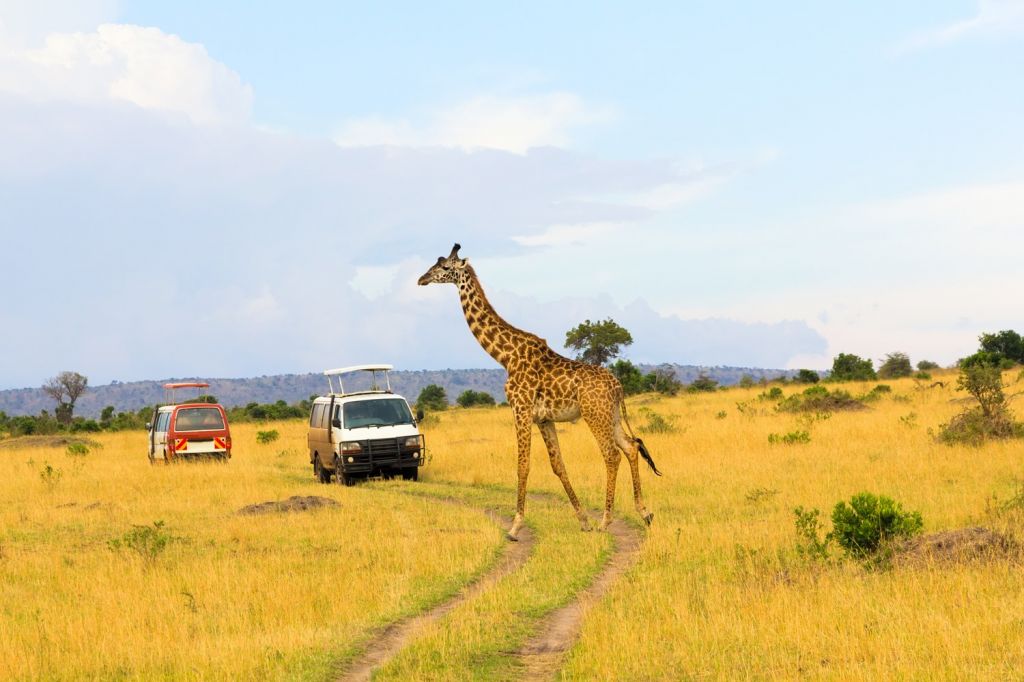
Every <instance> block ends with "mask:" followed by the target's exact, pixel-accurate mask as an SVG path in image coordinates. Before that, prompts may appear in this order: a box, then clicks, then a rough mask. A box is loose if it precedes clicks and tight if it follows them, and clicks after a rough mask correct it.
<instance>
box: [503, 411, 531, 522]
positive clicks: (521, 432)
mask: <svg viewBox="0 0 1024 682" xmlns="http://www.w3.org/2000/svg"><path fill="white" fill-rule="evenodd" d="M530 426H531V423H530V418H529V414H528V413H526V414H525V415H521V414H520V413H519V412H518V411H517V414H516V442H517V445H518V448H519V467H518V476H519V477H518V487H517V489H516V515H515V518H514V519H512V527H511V528H509V530H508V539H509V540H513V541H517V540H519V530H520V529H521V528H522V527H523V518H524V517H525V516H526V479H527V477H529V475H530Z"/></svg>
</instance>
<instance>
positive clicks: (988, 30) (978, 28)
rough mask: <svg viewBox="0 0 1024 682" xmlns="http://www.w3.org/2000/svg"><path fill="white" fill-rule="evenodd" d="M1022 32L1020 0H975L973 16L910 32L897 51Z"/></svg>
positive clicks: (1023, 6) (1023, 4) (1023, 12)
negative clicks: (914, 32)
mask: <svg viewBox="0 0 1024 682" xmlns="http://www.w3.org/2000/svg"><path fill="white" fill-rule="evenodd" d="M1022 32H1024V2H1021V0H978V5H977V10H976V12H975V14H974V16H972V17H969V18H967V19H963V20H961V21H956V22H953V23H952V24H947V25H945V26H939V27H937V28H932V29H928V30H924V31H919V32H918V33H916V34H914V35H912V36H910V37H909V38H907V39H906V40H904V41H903V42H902V43H900V44H899V45H898V46H897V48H896V51H897V52H907V51H912V50H918V49H922V48H928V47H941V46H943V45H949V44H952V43H954V42H957V41H960V40H964V39H967V38H974V37H979V36H993V35H1006V34H1014V33H1022Z"/></svg>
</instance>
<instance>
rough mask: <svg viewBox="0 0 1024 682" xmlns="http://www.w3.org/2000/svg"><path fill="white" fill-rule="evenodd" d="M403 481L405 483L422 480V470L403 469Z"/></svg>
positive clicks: (416, 468) (417, 468)
mask: <svg viewBox="0 0 1024 682" xmlns="http://www.w3.org/2000/svg"><path fill="white" fill-rule="evenodd" d="M402 480H403V481H418V480H420V469H419V467H415V468H413V469H403V470H402Z"/></svg>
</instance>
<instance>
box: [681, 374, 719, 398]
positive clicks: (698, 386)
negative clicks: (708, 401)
mask: <svg viewBox="0 0 1024 682" xmlns="http://www.w3.org/2000/svg"><path fill="white" fill-rule="evenodd" d="M686 390H687V391H689V392H690V393H705V392H707V393H711V392H712V391H717V390H718V382H717V381H716V380H715V379H712V378H711V377H709V376H708V375H707V374H706V373H705V372H701V373H700V374H699V375H698V376H697V378H696V379H694V380H693V381H692V382H691V383H690V385H689V386H688V387H687V388H686Z"/></svg>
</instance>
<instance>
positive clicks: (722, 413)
mask: <svg viewBox="0 0 1024 682" xmlns="http://www.w3.org/2000/svg"><path fill="white" fill-rule="evenodd" d="M728 416H729V413H728V412H726V411H725V410H719V411H718V412H716V413H715V419H725V418H726V417H728Z"/></svg>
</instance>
